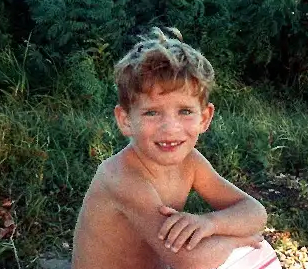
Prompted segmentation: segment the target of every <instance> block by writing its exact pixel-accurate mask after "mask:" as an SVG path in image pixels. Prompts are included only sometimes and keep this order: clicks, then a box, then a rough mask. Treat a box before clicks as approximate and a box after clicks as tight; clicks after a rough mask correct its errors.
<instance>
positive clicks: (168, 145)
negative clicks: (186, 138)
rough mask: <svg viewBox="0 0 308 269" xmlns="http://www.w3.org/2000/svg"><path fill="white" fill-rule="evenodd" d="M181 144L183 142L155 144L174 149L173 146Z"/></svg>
mask: <svg viewBox="0 0 308 269" xmlns="http://www.w3.org/2000/svg"><path fill="white" fill-rule="evenodd" d="M182 143H183V141H174V142H157V143H156V144H158V145H159V146H161V147H175V146H179V145H181V144H182Z"/></svg>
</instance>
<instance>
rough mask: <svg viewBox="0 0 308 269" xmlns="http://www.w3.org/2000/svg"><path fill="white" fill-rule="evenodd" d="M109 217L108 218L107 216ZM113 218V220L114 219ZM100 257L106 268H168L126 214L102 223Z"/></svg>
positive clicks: (103, 266)
mask: <svg viewBox="0 0 308 269" xmlns="http://www.w3.org/2000/svg"><path fill="white" fill-rule="evenodd" d="M106 219H108V218H106ZM112 219H113V220H112ZM101 227H102V229H100V230H101V234H100V235H98V236H100V237H101V244H100V245H101V246H100V251H99V252H100V255H99V256H100V258H101V262H102V266H101V268H104V269H105V268H106V269H124V268H125V269H145V268H146V269H167V268H168V267H167V266H166V265H165V264H164V263H163V262H162V261H161V260H160V258H159V256H158V255H157V254H156V252H154V251H153V249H152V248H151V247H150V246H149V244H148V243H147V242H145V241H144V240H143V238H142V237H141V236H140V234H139V233H138V231H135V230H134V228H133V227H132V226H131V224H130V223H129V221H128V220H127V219H126V218H125V217H124V216H117V217H116V216H113V217H112V218H109V219H108V221H106V222H105V223H102V226H101Z"/></svg>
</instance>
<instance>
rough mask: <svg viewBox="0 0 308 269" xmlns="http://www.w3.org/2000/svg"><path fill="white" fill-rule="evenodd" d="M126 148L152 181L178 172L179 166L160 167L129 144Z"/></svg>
mask: <svg viewBox="0 0 308 269" xmlns="http://www.w3.org/2000/svg"><path fill="white" fill-rule="evenodd" d="M127 148H128V149H129V150H131V152H132V155H133V156H132V157H133V158H134V159H137V160H138V162H139V164H140V166H141V167H142V169H143V170H144V171H146V172H147V173H148V174H149V175H150V176H151V178H152V179H153V180H155V179H157V180H159V179H162V178H166V177H168V176H172V175H174V174H175V173H178V172H179V169H180V164H176V165H161V164H158V163H156V162H154V161H152V160H151V159H149V158H147V157H146V156H144V155H143V154H142V152H140V151H139V150H138V148H136V147H134V146H133V145H132V144H129V145H128V147H127Z"/></svg>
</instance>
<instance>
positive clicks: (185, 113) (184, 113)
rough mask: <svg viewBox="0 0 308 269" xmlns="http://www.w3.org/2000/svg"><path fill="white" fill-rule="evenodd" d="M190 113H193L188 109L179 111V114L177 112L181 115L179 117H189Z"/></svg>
mask: <svg viewBox="0 0 308 269" xmlns="http://www.w3.org/2000/svg"><path fill="white" fill-rule="evenodd" d="M192 113H193V112H192V111H191V110H190V109H187V108H185V109H181V110H180V112H179V114H181V115H190V114H192Z"/></svg>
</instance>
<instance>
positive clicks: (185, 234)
mask: <svg viewBox="0 0 308 269" xmlns="http://www.w3.org/2000/svg"><path fill="white" fill-rule="evenodd" d="M196 229H197V226H195V225H188V226H186V227H185V228H184V229H183V230H182V232H181V233H180V234H179V235H178V237H177V238H176V240H175V241H174V243H173V245H172V247H171V250H172V251H173V252H178V251H179V250H180V249H181V247H183V245H184V244H185V243H186V242H187V241H188V239H189V238H190V237H191V236H192V235H193V233H194V231H195V230H196Z"/></svg>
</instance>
